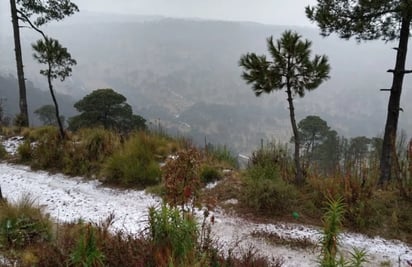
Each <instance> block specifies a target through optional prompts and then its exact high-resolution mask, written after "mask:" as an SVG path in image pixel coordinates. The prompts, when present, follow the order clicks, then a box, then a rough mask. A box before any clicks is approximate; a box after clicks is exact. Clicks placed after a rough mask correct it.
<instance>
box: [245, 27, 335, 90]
mask: <svg viewBox="0 0 412 267" xmlns="http://www.w3.org/2000/svg"><path fill="white" fill-rule="evenodd" d="M267 45H268V50H269V53H270V55H271V56H272V60H273V61H268V60H267V59H266V56H264V55H262V56H257V55H256V54H255V53H248V54H246V55H243V56H242V57H241V58H240V61H239V65H240V66H242V67H243V68H244V69H245V70H244V72H243V74H242V77H243V79H245V80H246V82H247V83H248V84H253V91H254V92H255V94H256V95H257V96H259V95H261V94H262V93H271V92H272V91H274V90H282V89H283V88H286V89H287V90H292V92H293V95H299V96H300V97H303V96H304V94H305V91H304V90H305V89H306V90H313V89H316V88H317V87H318V86H319V85H320V84H321V83H322V82H323V81H324V80H326V79H327V78H328V74H329V70H330V67H329V64H328V60H327V57H326V56H318V55H316V56H315V57H314V59H313V60H311V59H310V53H311V51H310V47H311V45H312V44H311V42H310V41H308V40H305V41H302V40H301V36H300V35H299V34H297V33H292V32H291V31H285V32H284V33H283V34H282V37H281V38H280V39H279V40H277V42H276V44H274V43H273V37H270V38H268V40H267Z"/></svg>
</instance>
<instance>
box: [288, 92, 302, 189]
mask: <svg viewBox="0 0 412 267" xmlns="http://www.w3.org/2000/svg"><path fill="white" fill-rule="evenodd" d="M286 93H287V94H288V102H289V112H290V122H291V123H292V130H293V137H294V141H295V154H294V161H295V168H296V177H295V183H296V184H297V185H302V184H303V182H304V177H303V173H302V167H301V165H300V156H299V148H300V138H299V132H298V127H297V126H296V119H295V107H294V106H293V98H292V92H291V90H290V88H288V89H287V90H286Z"/></svg>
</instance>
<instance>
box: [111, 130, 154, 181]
mask: <svg viewBox="0 0 412 267" xmlns="http://www.w3.org/2000/svg"><path fill="white" fill-rule="evenodd" d="M103 176H104V177H105V181H106V182H108V183H112V184H118V185H124V186H139V187H146V186H149V185H154V184H156V183H158V182H159V181H160V176H161V172H160V167H159V164H158V163H157V162H156V161H155V156H154V145H153V143H152V142H151V140H150V139H149V138H148V137H147V136H146V135H145V134H136V135H134V136H132V137H131V138H130V139H129V140H127V141H126V142H125V143H124V146H123V147H122V148H121V149H120V150H118V151H116V152H115V153H113V155H112V156H110V157H109V158H108V159H107V160H106V162H105V164H104V169H103Z"/></svg>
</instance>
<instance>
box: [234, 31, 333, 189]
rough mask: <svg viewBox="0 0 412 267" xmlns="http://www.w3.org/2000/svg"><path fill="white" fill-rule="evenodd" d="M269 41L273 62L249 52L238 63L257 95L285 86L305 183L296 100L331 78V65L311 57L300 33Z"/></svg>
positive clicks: (296, 156) (296, 157) (298, 176)
mask: <svg viewBox="0 0 412 267" xmlns="http://www.w3.org/2000/svg"><path fill="white" fill-rule="evenodd" d="M267 44H268V50H269V53H270V55H271V56H272V59H273V61H268V60H267V59H266V56H264V55H262V56H257V55H256V54H255V53H248V54H246V55H243V56H242V57H241V59H240V62H239V65H240V66H242V67H243V68H244V69H245V70H244V72H243V75H242V77H243V78H244V79H245V80H246V82H247V83H248V84H253V91H254V92H255V94H256V96H260V95H261V94H262V93H271V92H272V91H274V90H282V89H286V94H287V96H288V97H287V101H288V103H289V112H290V121H291V124H292V130H293V137H294V142H295V153H294V161H295V167H296V178H295V182H296V183H297V184H302V183H303V181H304V177H303V173H302V169H301V164H300V159H299V144H300V138H299V132H298V127H297V125H296V120H295V107H294V104H293V99H294V97H295V96H296V95H298V96H299V97H303V96H304V95H305V90H308V91H310V90H313V89H316V88H317V87H318V86H319V85H320V84H321V83H322V82H323V81H324V80H326V79H328V75H329V69H330V67H329V64H328V59H327V57H326V56H318V55H316V56H315V57H314V59H312V60H311V59H310V54H311V50H310V47H311V42H310V41H308V40H305V41H302V40H301V36H300V35H299V34H297V33H292V32H291V31H285V32H284V33H283V34H282V37H281V38H280V39H279V40H278V41H277V42H276V44H274V43H273V37H270V38H269V39H268V40H267Z"/></svg>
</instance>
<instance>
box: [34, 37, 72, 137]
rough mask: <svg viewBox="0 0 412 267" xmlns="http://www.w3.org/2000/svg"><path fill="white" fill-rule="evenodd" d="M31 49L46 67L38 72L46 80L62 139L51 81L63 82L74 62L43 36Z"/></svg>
mask: <svg viewBox="0 0 412 267" xmlns="http://www.w3.org/2000/svg"><path fill="white" fill-rule="evenodd" d="M32 47H33V50H34V51H35V53H34V54H33V57H34V58H35V59H36V60H37V61H38V62H39V63H41V64H45V65H46V66H47V67H46V68H45V69H42V70H40V74H42V75H44V76H46V78H47V83H48V85H49V91H50V94H51V96H52V99H53V103H54V107H55V113H56V121H57V123H58V126H59V130H60V137H61V138H62V139H63V138H64V137H65V133H64V130H63V123H62V121H61V117H60V113H59V105H58V103H57V99H56V96H55V94H54V90H53V83H52V81H53V79H57V78H60V80H61V81H64V80H65V79H66V78H67V77H68V76H70V75H71V72H72V68H71V67H72V66H73V65H75V64H76V60H74V59H72V58H71V55H70V53H69V52H68V51H67V49H66V48H65V47H63V46H62V45H61V44H60V43H59V41H57V40H55V39H52V38H49V37H47V36H45V35H44V39H43V40H42V39H40V40H38V41H37V43H35V44H33V45H32Z"/></svg>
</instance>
